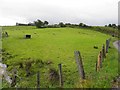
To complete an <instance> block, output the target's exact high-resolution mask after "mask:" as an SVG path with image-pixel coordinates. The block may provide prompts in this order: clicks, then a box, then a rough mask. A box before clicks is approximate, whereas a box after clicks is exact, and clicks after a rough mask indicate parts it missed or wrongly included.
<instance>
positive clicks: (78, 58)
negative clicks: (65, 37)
mask: <svg viewBox="0 0 120 90" xmlns="http://www.w3.org/2000/svg"><path fill="white" fill-rule="evenodd" d="M110 41H111V39H107V40H106V45H105V44H103V45H102V49H101V50H100V51H99V54H98V59H97V61H96V66H95V71H96V72H98V71H100V69H101V68H102V67H103V66H102V62H103V61H104V59H105V58H106V56H107V55H106V54H107V53H108V49H109V48H110ZM74 56H75V60H76V64H77V67H78V73H79V78H80V79H81V80H84V79H86V78H85V72H84V65H83V62H82V56H81V53H80V51H74ZM28 64H30V63H28ZM28 64H26V66H28V67H26V75H27V76H29V73H30V71H29V69H30V67H29V66H31V64H30V65H28ZM58 69H59V70H58V75H59V88H63V87H64V83H63V74H62V64H58ZM36 75H37V76H36V84H37V85H36V86H37V87H36V88H37V90H40V77H41V76H40V71H38V72H37V74H36ZM16 83H17V70H16V69H14V70H13V77H12V83H11V87H15V85H16ZM26 89H27V88H26Z"/></svg>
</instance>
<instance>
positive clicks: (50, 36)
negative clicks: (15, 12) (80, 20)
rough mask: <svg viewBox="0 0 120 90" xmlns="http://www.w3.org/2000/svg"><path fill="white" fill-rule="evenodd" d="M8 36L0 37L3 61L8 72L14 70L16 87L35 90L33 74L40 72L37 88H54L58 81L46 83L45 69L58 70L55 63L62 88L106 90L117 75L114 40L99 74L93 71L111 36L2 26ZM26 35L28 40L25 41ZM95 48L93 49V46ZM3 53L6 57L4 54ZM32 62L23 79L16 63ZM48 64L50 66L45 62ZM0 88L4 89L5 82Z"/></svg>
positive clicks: (47, 71) (76, 30)
mask: <svg viewBox="0 0 120 90" xmlns="http://www.w3.org/2000/svg"><path fill="white" fill-rule="evenodd" d="M5 31H7V32H8V34H9V37H3V40H2V41H3V50H4V51H5V54H3V58H4V60H3V62H4V63H6V64H7V65H8V71H10V72H12V69H13V68H16V69H17V74H18V76H19V78H17V86H18V87H36V73H37V71H40V87H41V88H48V87H49V88H55V87H58V86H59V82H58V80H55V81H54V80H53V81H50V80H49V69H50V68H53V69H55V70H56V71H58V64H59V63H61V64H62V69H63V80H64V88H76V87H77V88H83V87H86V88H90V87H92V88H101V87H102V88H103V87H104V88H110V87H112V83H111V81H112V79H113V78H114V77H115V76H117V73H118V66H117V65H118V64H117V60H118V59H117V58H118V52H117V50H116V49H115V48H114V46H113V45H112V42H113V41H114V40H116V38H115V37H112V40H111V43H110V46H111V48H110V49H109V53H108V54H107V58H106V59H105V60H104V62H103V67H102V68H101V70H100V71H99V72H96V71H95V63H96V61H97V56H98V54H99V51H100V50H101V48H102V45H103V44H105V42H106V39H108V38H110V37H111V36H109V35H106V34H103V33H100V32H97V31H93V30H88V29H76V28H42V29H37V28H36V27H30V26H29V27H26V26H25V27H23V26H22V27H21V26H12V27H8V26H7V27H3V32H5ZM26 34H30V35H31V36H32V38H31V39H25V38H24V37H25V35H26ZM95 45H96V46H98V49H94V48H93V47H94V46H95ZM75 50H79V51H80V52H81V55H82V59H83V65H84V70H85V74H86V80H85V81H84V82H81V80H80V79H79V74H78V69H77V65H76V62H75V57H74V51H75ZM6 53H7V54H6ZM29 60H30V61H31V62H32V67H31V69H30V71H31V75H30V76H29V77H26V73H25V68H19V63H23V64H24V63H25V62H26V61H29ZM49 62H50V63H49ZM3 86H4V87H8V86H9V85H8V84H7V83H6V81H3Z"/></svg>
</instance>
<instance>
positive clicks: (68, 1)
mask: <svg viewBox="0 0 120 90" xmlns="http://www.w3.org/2000/svg"><path fill="white" fill-rule="evenodd" d="M118 1H119V0H0V25H15V24H16V22H19V23H28V22H32V21H35V20H37V19H40V20H43V21H45V20H47V21H48V22H49V23H50V24H53V23H59V22H64V23H68V22H70V23H76V24H78V23H80V22H83V23H86V24H88V25H105V24H109V23H115V24H117V23H118Z"/></svg>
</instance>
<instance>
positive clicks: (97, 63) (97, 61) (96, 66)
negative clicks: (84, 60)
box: [95, 61, 98, 72]
mask: <svg viewBox="0 0 120 90" xmlns="http://www.w3.org/2000/svg"><path fill="white" fill-rule="evenodd" d="M97 64H98V61H96V67H95V70H96V72H97V71H98V70H97V66H98V65H97Z"/></svg>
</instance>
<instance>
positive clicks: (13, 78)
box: [11, 69, 17, 87]
mask: <svg viewBox="0 0 120 90" xmlns="http://www.w3.org/2000/svg"><path fill="white" fill-rule="evenodd" d="M16 74H17V70H16V69H14V70H13V76H12V83H11V87H14V86H15V85H16V81H17V80H16V79H17V76H16Z"/></svg>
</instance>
